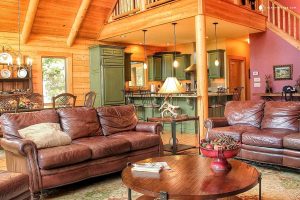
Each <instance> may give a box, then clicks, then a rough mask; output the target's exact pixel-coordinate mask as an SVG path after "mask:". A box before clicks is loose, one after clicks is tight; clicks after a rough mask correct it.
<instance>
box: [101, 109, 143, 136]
mask: <svg viewBox="0 0 300 200" xmlns="http://www.w3.org/2000/svg"><path fill="white" fill-rule="evenodd" d="M97 112H98V115H99V119H100V123H101V126H102V131H103V134H104V135H110V134H114V133H118V132H122V131H131V130H134V129H135V127H136V125H137V123H138V118H137V116H136V113H135V108H134V106H133V105H125V106H104V107H99V108H98V109H97Z"/></svg>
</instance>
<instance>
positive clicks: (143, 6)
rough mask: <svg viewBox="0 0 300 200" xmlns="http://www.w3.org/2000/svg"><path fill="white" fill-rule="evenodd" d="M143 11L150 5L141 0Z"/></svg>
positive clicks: (145, 0) (146, 0)
mask: <svg viewBox="0 0 300 200" xmlns="http://www.w3.org/2000/svg"><path fill="white" fill-rule="evenodd" d="M140 3H141V9H142V10H146V5H147V4H148V0H141V2H140Z"/></svg>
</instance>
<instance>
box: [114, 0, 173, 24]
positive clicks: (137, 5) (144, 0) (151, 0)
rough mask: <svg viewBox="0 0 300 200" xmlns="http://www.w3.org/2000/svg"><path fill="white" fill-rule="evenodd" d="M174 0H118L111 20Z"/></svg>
mask: <svg viewBox="0 0 300 200" xmlns="http://www.w3.org/2000/svg"><path fill="white" fill-rule="evenodd" d="M170 1H174V0H119V1H118V2H117V3H116V6H115V8H114V10H113V13H112V16H111V20H116V19H119V18H122V17H125V16H129V15H133V14H135V13H138V12H140V11H145V10H147V9H151V8H153V7H156V6H159V5H162V4H165V3H168V2H170Z"/></svg>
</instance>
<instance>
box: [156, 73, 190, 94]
mask: <svg viewBox="0 0 300 200" xmlns="http://www.w3.org/2000/svg"><path fill="white" fill-rule="evenodd" d="M181 92H184V88H183V87H182V86H181V85H180V83H179V81H178V80H177V78H176V77H168V78H167V79H166V80H165V82H164V84H163V85H162V87H161V88H160V90H159V91H158V93H160V94H175V93H181Z"/></svg>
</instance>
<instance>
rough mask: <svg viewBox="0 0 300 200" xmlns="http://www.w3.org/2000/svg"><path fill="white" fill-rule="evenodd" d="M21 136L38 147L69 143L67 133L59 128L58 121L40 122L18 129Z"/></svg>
mask: <svg viewBox="0 0 300 200" xmlns="http://www.w3.org/2000/svg"><path fill="white" fill-rule="evenodd" d="M19 134H20V135H21V137H22V138H25V139H28V140H31V141H33V142H34V143H35V144H36V147H37V148H38V149H43V148H49V147H56V146H63V145H68V144H71V141H72V140H71V138H70V136H68V134H66V133H64V132H62V131H61V130H60V125H59V124H58V123H40V124H34V125H31V126H28V127H26V128H23V129H20V130H19Z"/></svg>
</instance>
